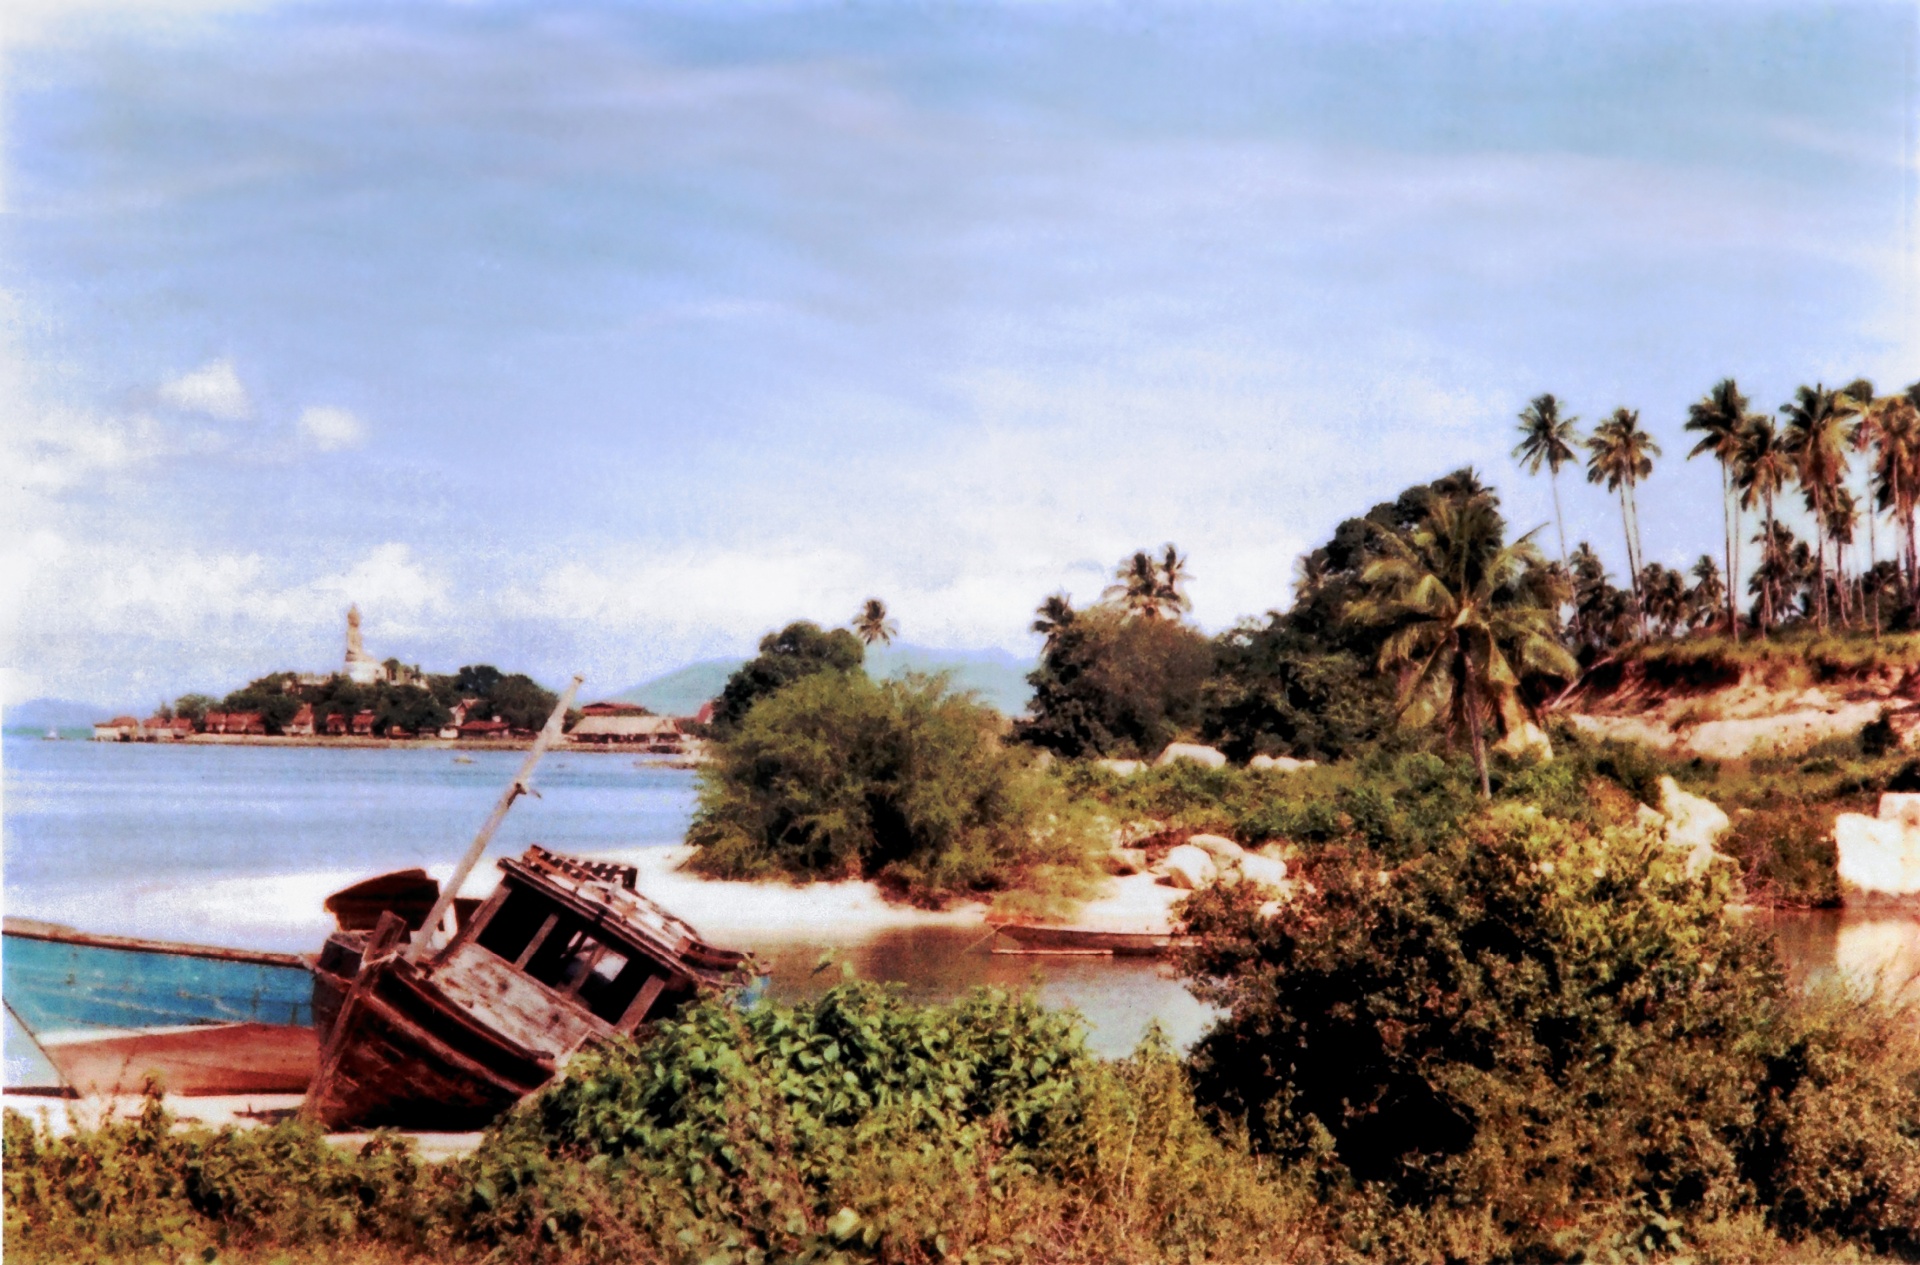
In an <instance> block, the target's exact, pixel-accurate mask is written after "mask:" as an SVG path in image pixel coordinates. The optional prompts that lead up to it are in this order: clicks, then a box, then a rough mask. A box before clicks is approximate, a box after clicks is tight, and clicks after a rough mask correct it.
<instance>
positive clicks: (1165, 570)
mask: <svg viewBox="0 0 1920 1265" xmlns="http://www.w3.org/2000/svg"><path fill="white" fill-rule="evenodd" d="M1191 579H1193V573H1192V572H1190V571H1188V570H1187V560H1186V559H1185V558H1183V557H1181V555H1180V551H1179V550H1178V549H1176V548H1174V546H1173V543H1172V542H1171V541H1169V542H1168V543H1166V544H1164V545H1162V546H1161V547H1160V607H1161V610H1162V611H1164V612H1166V613H1167V614H1169V615H1172V616H1178V615H1180V614H1182V613H1184V612H1186V611H1190V610H1192V609H1193V602H1192V601H1191V600H1190V599H1189V598H1188V597H1187V581H1189V580H1191Z"/></svg>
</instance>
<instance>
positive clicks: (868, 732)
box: [687, 670, 1090, 901]
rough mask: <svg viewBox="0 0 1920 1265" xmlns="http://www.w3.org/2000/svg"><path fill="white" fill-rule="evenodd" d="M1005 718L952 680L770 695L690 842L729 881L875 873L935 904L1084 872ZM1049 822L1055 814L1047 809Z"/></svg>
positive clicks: (841, 680)
mask: <svg viewBox="0 0 1920 1265" xmlns="http://www.w3.org/2000/svg"><path fill="white" fill-rule="evenodd" d="M1000 725H1001V722H1000V718H999V716H998V714H997V713H995V712H994V711H993V710H992V709H990V708H987V707H983V706H981V705H980V704H978V703H976V702H974V701H973V700H972V699H971V698H969V697H966V696H962V695H955V694H951V693H948V692H947V690H946V688H945V682H944V681H943V680H941V679H940V678H910V679H908V680H905V681H884V682H876V681H873V680H871V679H870V678H869V677H868V676H867V675H866V674H865V673H863V672H856V671H851V670H846V671H817V672H813V673H811V674H809V675H807V676H804V677H802V678H800V679H799V680H796V681H793V682H791V683H789V684H788V685H786V686H785V687H783V688H782V689H780V690H778V691H777V692H775V693H773V694H771V695H768V696H766V697H764V698H762V699H761V700H760V701H759V702H757V703H756V704H755V705H754V706H753V708H752V709H751V710H750V711H749V712H747V714H746V716H745V717H744V718H743V719H742V720H741V722H740V723H739V725H738V726H737V727H736V728H734V729H733V730H732V732H730V733H729V734H728V735H727V736H725V737H724V738H722V739H721V740H719V742H718V743H717V745H716V748H715V752H714V759H713V760H712V761H711V762H710V763H708V764H707V765H705V766H703V767H702V769H701V773H700V807H699V810H698V812H697V813H696V814H695V817H694V822H693V825H692V827H691V828H690V829H689V830H688V832H687V841H688V842H689V843H690V844H692V845H693V846H694V847H695V848H697V849H698V852H697V853H696V855H695V857H694V865H695V867H696V868H698V869H699V870H701V871H702V872H703V873H707V874H713V875H717V876H723V877H729V878H757V877H763V876H767V875H775V874H778V875H784V876H786V877H790V878H797V879H839V878H872V879H878V880H880V881H882V882H883V883H887V884H891V885H894V886H895V887H897V888H898V889H900V890H903V891H904V892H905V893H906V894H908V895H909V896H913V897H916V898H919V899H922V900H930V901H938V900H941V899H944V898H946V897H949V896H954V895H962V894H966V893H970V892H983V891H994V890H1002V889H1006V888H1010V887H1015V886H1023V885H1026V884H1027V883H1028V882H1029V881H1037V882H1040V883H1041V884H1042V885H1044V883H1045V877H1044V875H1042V874H1040V873H1039V871H1041V870H1042V869H1044V868H1046V867H1056V868H1059V869H1062V870H1064V871H1067V872H1072V873H1076V874H1078V873H1086V872H1088V867H1089V865H1090V863H1089V861H1088V860H1087V853H1086V840H1085V838H1084V837H1083V836H1081V835H1079V834H1072V833H1069V832H1067V831H1066V830H1065V828H1064V827H1062V826H1061V825H1060V824H1059V819H1060V814H1061V813H1062V812H1063V811H1064V810H1063V809H1062V808H1061V806H1060V805H1058V804H1056V803H1054V802H1053V801H1052V800H1051V798H1050V792H1049V790H1048V789H1047V788H1048V784H1047V783H1046V782H1045V780H1044V779H1043V778H1041V777H1040V775H1038V774H1036V773H1033V772H1030V771H1029V770H1028V768H1027V762H1026V760H1025V758H1024V757H1023V756H1022V755H1020V754H1019V753H1017V752H1016V751H1013V750H1011V749H1008V748H1007V747H1005V746H1003V745H1002V744H1001V742H1000V738H999V731H1000ZM1050 814H1051V815H1052V820H1051V821H1050V820H1049V815H1050Z"/></svg>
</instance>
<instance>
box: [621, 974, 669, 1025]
mask: <svg viewBox="0 0 1920 1265" xmlns="http://www.w3.org/2000/svg"><path fill="white" fill-rule="evenodd" d="M666 991H667V977H666V976H664V975H649V976H648V977H647V982H646V983H644V984H642V985H641V986H640V992H639V993H638V995H636V996H635V997H634V999H633V1001H632V1003H631V1004H629V1005H628V1006H627V1011H626V1013H625V1014H623V1015H621V1016H620V1022H619V1023H617V1024H615V1025H614V1027H615V1029H616V1030H618V1031H620V1032H632V1031H633V1030H634V1029H635V1028H638V1027H639V1026H640V1025H641V1024H643V1023H645V1022H646V1020H647V1012H648V1011H649V1010H651V1009H653V1003H654V1002H656V1001H658V1000H660V994H661V993H664V992H666Z"/></svg>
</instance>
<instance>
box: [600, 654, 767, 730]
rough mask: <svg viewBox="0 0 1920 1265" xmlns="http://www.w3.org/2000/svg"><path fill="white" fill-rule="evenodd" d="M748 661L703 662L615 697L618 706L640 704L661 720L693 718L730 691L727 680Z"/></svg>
mask: <svg viewBox="0 0 1920 1265" xmlns="http://www.w3.org/2000/svg"><path fill="white" fill-rule="evenodd" d="M745 662H746V660H745V659H702V660H701V661H700V662H698V663H689V664H688V665H687V666H686V667H684V668H680V669H678V670H676V671H673V672H669V673H667V674H666V675H665V676H656V677H654V678H653V679H652V680H650V681H642V682H641V683H640V684H639V685H636V686H634V687H633V688H632V689H630V690H626V691H624V692H622V693H619V694H615V695H614V696H613V698H614V701H615V702H619V703H638V704H640V706H642V707H644V708H646V709H647V710H648V711H650V712H653V713H655V714H656V715H660V716H691V715H693V714H694V713H695V712H697V711H699V710H700V705H701V704H702V703H704V702H706V701H707V700H708V699H710V698H714V697H715V696H717V695H718V694H719V693H720V691H721V690H722V689H724V688H726V684H727V678H728V677H730V676H732V675H733V674H734V672H735V671H736V670H737V669H738V668H739V667H740V665H741V664H743V663H745Z"/></svg>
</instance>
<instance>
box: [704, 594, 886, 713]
mask: <svg viewBox="0 0 1920 1265" xmlns="http://www.w3.org/2000/svg"><path fill="white" fill-rule="evenodd" d="M865 659H866V648H865V647H864V646H862V645H861V644H860V639H859V638H858V637H856V636H854V635H853V634H852V633H850V632H848V631H847V630H846V629H844V628H834V629H823V628H821V627H820V625H818V624H815V623H812V622H810V621H808V620H804V619H803V620H799V621H796V622H794V623H791V624H788V625H787V626H786V627H785V628H782V629H781V630H780V631H779V632H777V633H768V634H767V635H766V636H764V637H762V638H761V639H760V653H759V654H757V655H755V656H754V657H753V658H751V659H749V660H747V661H746V662H745V663H743V664H741V665H740V667H739V668H738V669H737V670H736V671H735V672H734V674H733V675H732V676H730V677H728V678H727V683H726V686H725V687H724V688H723V689H722V690H721V691H720V697H719V698H717V699H715V700H714V705H713V722H712V723H713V730H714V732H715V733H718V734H727V733H731V732H732V731H733V730H734V729H736V728H737V727H738V726H739V725H740V723H741V722H742V721H744V720H745V719H746V718H747V713H748V712H750V711H752V710H753V705H754V704H755V703H757V702H759V701H760V700H761V699H763V698H770V697H772V696H773V695H775V694H778V693H779V692H780V691H781V690H783V689H785V688H786V687H787V686H789V685H792V684H793V683H794V682H795V681H798V680H800V679H801V678H803V677H808V676H812V675H814V674H816V673H820V672H833V673H848V672H856V671H858V670H859V668H860V665H861V663H862V662H864V661H865Z"/></svg>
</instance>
